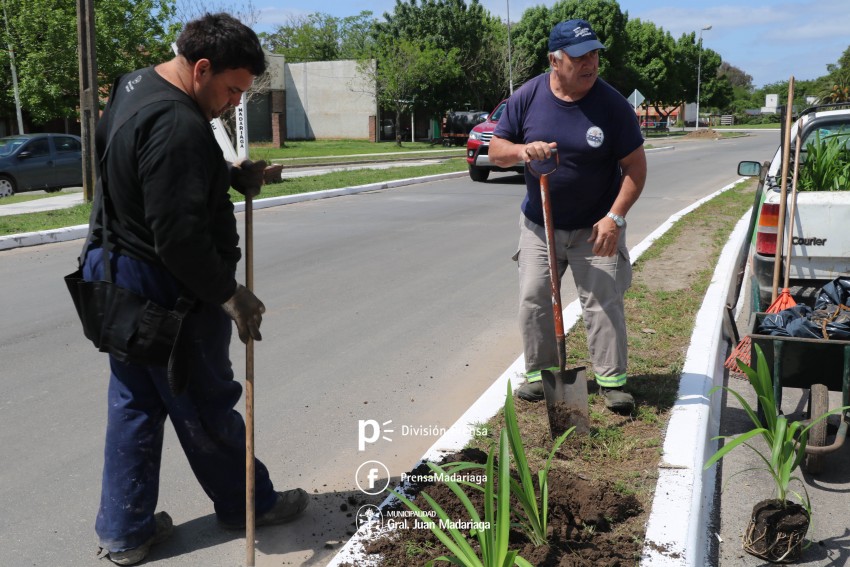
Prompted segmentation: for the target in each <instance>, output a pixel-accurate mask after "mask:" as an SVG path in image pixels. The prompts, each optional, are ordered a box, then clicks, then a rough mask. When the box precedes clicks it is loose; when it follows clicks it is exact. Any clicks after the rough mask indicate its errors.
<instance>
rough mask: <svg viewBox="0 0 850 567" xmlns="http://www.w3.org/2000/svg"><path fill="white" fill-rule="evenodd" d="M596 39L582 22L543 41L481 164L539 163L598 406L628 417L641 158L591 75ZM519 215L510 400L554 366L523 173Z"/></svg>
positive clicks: (540, 230)
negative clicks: (539, 66) (519, 374)
mask: <svg viewBox="0 0 850 567" xmlns="http://www.w3.org/2000/svg"><path fill="white" fill-rule="evenodd" d="M600 49H604V45H603V44H602V43H601V42H600V41H599V39H598V38H597V36H596V33H595V32H594V31H593V29H592V28H591V26H590V24H589V23H588V22H586V21H584V20H569V21H566V22H561V23H559V24H557V25H555V27H554V28H553V29H552V32H551V34H550V36H549V64H550V67H551V70H550V71H549V72H547V73H544V74H542V75H540V76H538V77H535V78H533V79H531V80H530V81H529V82H527V83H526V84H525V85H523V86H522V87H521V88H520V89H518V90H517V91H516V92H515V93H514V94H513V95H512V96H511V98H510V100H509V101H508V104H507V107H506V108H505V111H504V113H503V114H502V117H501V118H500V120H499V124H498V126H497V127H496V130H495V131H494V132H493V139H492V141H491V143H490V151H489V155H490V160H491V161H493V163H495V164H496V165H499V166H503V167H509V166H511V165H513V164H515V163H516V162H517V161H524V162H526V163H528V162H531V161H533V160H538V159H547V158H549V157H550V156H551V154H552V150H553V149H555V148H557V151H558V157H559V160H560V166H559V167H558V169H557V170H556V171H554V172H553V173H552V174H551V175H550V176H549V180H550V181H549V184H550V190H551V200H552V216H553V220H554V226H555V247H556V249H557V252H556V254H557V258H558V269H559V272H560V273H561V274H563V273H564V272H565V271H566V268H567V266H569V267H570V268H571V271H572V274H573V279H574V281H575V284H576V288H577V289H578V294H579V299H580V301H581V306H582V312H583V317H584V322H585V325H586V327H587V341H588V347H589V350H590V356H591V360H592V363H593V369H594V373H595V377H596V381H597V383H598V384H599V386H600V387H601V389H602V393H603V394H604V396H605V403H606V406H607V407H608V408H609V409H611V410H613V411H617V412H622V413H628V412H631V410H632V409H633V408H634V399H633V397H632V395H631V394H629V393H628V392H626V391H624V389H623V386H625V385H626V369H627V363H628V355H627V337H626V321H625V309H624V306H623V295H624V294H625V292H626V289H628V287H629V285H630V284H631V277H632V271H631V263H630V261H629V253H628V249H627V248H626V219H625V217H626V214H627V213H628V212H629V209H630V208H631V207H632V205H634V203H635V201H637V199H638V197H639V196H640V193H641V191H642V190H643V185H644V181H645V179H646V156H645V155H644V151H643V138H642V136H641V133H640V127H639V126H638V123H637V118H636V117H635V113H634V110H633V109H632V107H631V106H630V105H629V104H628V102H627V101H626V99H625V98H624V97H623V96H622V95H620V94H619V93H618V92H617V91H616V90H615V89H614V88H613V87H611V86H610V85H608V83H606V82H605V81H603V80H602V79H600V78H599V76H598V73H599V50H600ZM525 181H526V188H527V192H526V196H525V199H524V200H523V202H522V214H521V215H520V242H519V251H518V252H517V255H516V256H515V259H516V260H517V262H518V266H519V276H520V307H519V316H520V327H521V331H522V337H523V343H524V352H525V365H526V376H527V382H526V384H524V385H523V386H522V387H521V388H520V390H519V396H520V397H522V398H524V399H527V400H531V401H538V400H541V399H543V388H542V382H541V379H540V371H541V370H544V369H555V370H557V368H558V355H557V349H556V344H555V330H554V317H553V313H552V296H551V288H550V283H549V266H548V252H547V247H546V235H545V230H544V227H543V210H542V206H541V199H540V181H539V179H537V178H536V177H535V176H534V175H532V173H531V172H530V171H529V168H526V171H525Z"/></svg>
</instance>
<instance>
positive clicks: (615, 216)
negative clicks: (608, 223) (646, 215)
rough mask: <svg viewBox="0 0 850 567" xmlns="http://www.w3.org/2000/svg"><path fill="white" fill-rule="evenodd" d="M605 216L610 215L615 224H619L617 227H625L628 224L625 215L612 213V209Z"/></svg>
mask: <svg viewBox="0 0 850 567" xmlns="http://www.w3.org/2000/svg"><path fill="white" fill-rule="evenodd" d="M605 216H606V217H608V218H609V219H611V220H613V221H614V224H616V225H617V228H623V227H624V226H626V219H625V218H624V217H621V216H620V215H618V214H616V213H612V212H611V211H608V214H607V215H605Z"/></svg>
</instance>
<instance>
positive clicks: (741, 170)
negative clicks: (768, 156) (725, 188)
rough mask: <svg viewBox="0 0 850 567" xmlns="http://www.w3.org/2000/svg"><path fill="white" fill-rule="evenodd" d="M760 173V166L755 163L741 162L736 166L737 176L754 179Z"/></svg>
mask: <svg viewBox="0 0 850 567" xmlns="http://www.w3.org/2000/svg"><path fill="white" fill-rule="evenodd" d="M759 173H761V164H760V163H759V162H757V161H742V162H740V163H739V164H738V175H743V176H745V177H756V176H757V175H759Z"/></svg>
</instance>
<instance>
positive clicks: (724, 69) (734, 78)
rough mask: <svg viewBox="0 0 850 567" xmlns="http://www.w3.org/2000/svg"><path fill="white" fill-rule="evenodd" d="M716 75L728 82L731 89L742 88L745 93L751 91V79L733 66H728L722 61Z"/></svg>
mask: <svg viewBox="0 0 850 567" xmlns="http://www.w3.org/2000/svg"><path fill="white" fill-rule="evenodd" d="M717 74H718V75H719V76H725V77H726V78H727V79H728V80H729V84H730V85H732V88H743V89H745V90H746V91H747V92H752V91H753V77H752V76H751V75H748V74H747V73H745V72H744V71H742V70H741V69H738V68H737V67H735V66H734V65H730V64H729V63H727V62H725V61H724V62H723V63H721V64H720V68H719V69H718V70H717Z"/></svg>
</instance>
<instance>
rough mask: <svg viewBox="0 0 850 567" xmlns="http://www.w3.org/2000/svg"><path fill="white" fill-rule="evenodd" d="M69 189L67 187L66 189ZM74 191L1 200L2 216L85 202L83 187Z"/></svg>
mask: <svg viewBox="0 0 850 567" xmlns="http://www.w3.org/2000/svg"><path fill="white" fill-rule="evenodd" d="M66 191H67V189H66ZM74 191H75V192H74V193H63V194H61V195H57V196H56V197H45V198H43V199H33V200H32V201H23V202H21V203H12V204H9V205H4V204H2V201H0V217H3V216H9V215H22V214H24V213H39V212H42V211H53V210H56V209H67V208H69V207H73V206H75V205H79V204H81V203H82V202H83V192H82V189H80V190H79V191H77V190H74Z"/></svg>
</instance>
